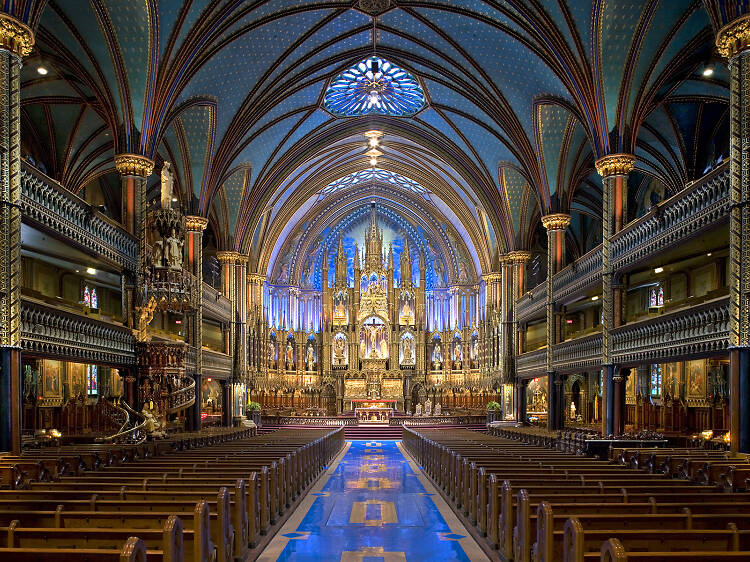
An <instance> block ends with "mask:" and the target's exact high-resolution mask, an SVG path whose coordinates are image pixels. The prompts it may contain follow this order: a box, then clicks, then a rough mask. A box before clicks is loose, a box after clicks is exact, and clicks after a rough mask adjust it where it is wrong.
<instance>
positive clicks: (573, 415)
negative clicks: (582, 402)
mask: <svg viewBox="0 0 750 562" xmlns="http://www.w3.org/2000/svg"><path fill="white" fill-rule="evenodd" d="M570 419H571V421H575V419H576V405H575V402H571V403H570Z"/></svg>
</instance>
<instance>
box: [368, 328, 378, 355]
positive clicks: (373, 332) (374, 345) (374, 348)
mask: <svg viewBox="0 0 750 562" xmlns="http://www.w3.org/2000/svg"><path fill="white" fill-rule="evenodd" d="M370 357H378V329H377V328H376V327H375V326H370Z"/></svg>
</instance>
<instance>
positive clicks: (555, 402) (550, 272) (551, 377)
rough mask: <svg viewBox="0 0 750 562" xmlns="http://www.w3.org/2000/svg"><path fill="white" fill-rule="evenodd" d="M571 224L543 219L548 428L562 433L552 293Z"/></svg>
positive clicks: (555, 217) (561, 217)
mask: <svg viewBox="0 0 750 562" xmlns="http://www.w3.org/2000/svg"><path fill="white" fill-rule="evenodd" d="M569 224H570V215H566V214H564V213H555V214H552V215H545V216H543V217H542V225H543V226H544V228H546V229H547V281H546V284H547V399H548V400H547V403H548V404H549V406H548V412H547V427H548V429H560V428H561V426H562V421H563V416H562V412H561V411H560V402H561V397H560V392H559V391H560V384H559V381H556V380H555V370H554V366H553V364H552V360H553V357H552V348H553V346H554V345H555V344H557V343H559V340H560V312H559V311H558V310H556V308H555V299H554V296H555V295H554V294H553V292H552V277H553V276H554V275H555V273H557V272H558V271H560V270H561V269H562V268H563V265H564V263H565V229H566V228H568V225H569Z"/></svg>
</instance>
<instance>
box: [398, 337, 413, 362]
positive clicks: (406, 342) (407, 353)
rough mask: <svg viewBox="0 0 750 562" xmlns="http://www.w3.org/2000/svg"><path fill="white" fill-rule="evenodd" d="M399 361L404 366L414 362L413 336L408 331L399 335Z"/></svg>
mask: <svg viewBox="0 0 750 562" xmlns="http://www.w3.org/2000/svg"><path fill="white" fill-rule="evenodd" d="M400 355H401V357H400V361H399V363H400V364H401V365H404V366H412V365H414V364H415V363H416V359H415V357H414V336H412V335H411V334H409V333H406V334H404V335H403V336H401V349H400Z"/></svg>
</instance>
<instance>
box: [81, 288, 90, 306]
mask: <svg viewBox="0 0 750 562" xmlns="http://www.w3.org/2000/svg"><path fill="white" fill-rule="evenodd" d="M83 304H84V305H86V306H89V307H90V306H91V292H90V291H89V286H88V285H86V286H85V287H84V288H83Z"/></svg>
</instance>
